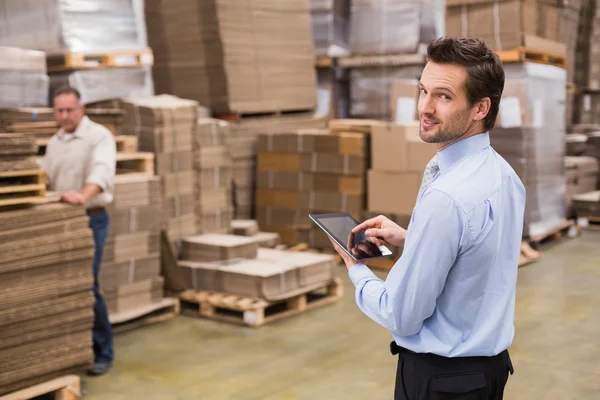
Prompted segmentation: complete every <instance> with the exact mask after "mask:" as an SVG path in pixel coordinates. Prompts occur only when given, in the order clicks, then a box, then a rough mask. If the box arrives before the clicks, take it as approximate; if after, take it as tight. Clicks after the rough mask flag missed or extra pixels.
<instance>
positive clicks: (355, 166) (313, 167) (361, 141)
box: [256, 129, 368, 248]
mask: <svg viewBox="0 0 600 400" xmlns="http://www.w3.org/2000/svg"><path fill="white" fill-rule="evenodd" d="M257 153H258V158H257V169H256V174H257V190H256V214H257V220H258V223H259V226H260V228H261V229H262V230H265V231H270V232H277V233H279V234H280V235H281V238H282V242H283V243H285V244H288V245H295V244H297V243H300V242H304V243H307V244H308V245H309V247H312V248H329V247H331V243H329V242H328V240H327V238H326V236H325V235H324V234H323V233H322V232H321V231H319V230H317V229H315V228H314V224H312V223H311V221H310V220H309V219H308V214H309V213H322V212H339V211H345V212H348V213H350V214H351V215H353V216H354V217H355V218H356V219H359V218H360V216H361V212H362V210H363V209H364V206H365V204H364V187H365V185H364V177H365V171H366V168H367V165H368V148H367V139H366V136H365V134H363V133H358V132H340V133H330V132H329V131H328V130H314V129H313V130H301V131H297V132H295V133H285V134H263V135H260V136H259V138H258V144H257Z"/></svg>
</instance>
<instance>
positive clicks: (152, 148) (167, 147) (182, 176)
mask: <svg viewBox="0 0 600 400" xmlns="http://www.w3.org/2000/svg"><path fill="white" fill-rule="evenodd" d="M121 104H122V108H123V109H124V110H125V116H124V120H123V125H122V127H121V129H122V131H123V133H125V134H131V135H135V136H137V137H138V143H139V148H140V150H141V151H149V152H153V153H154V154H155V157H154V162H155V171H156V175H158V176H159V177H160V179H161V185H160V190H161V199H162V200H161V201H162V210H161V213H160V215H159V218H160V219H161V229H162V231H163V233H164V235H165V240H166V242H168V246H166V244H165V247H164V248H163V249H162V250H161V258H162V260H161V262H162V263H163V275H164V276H165V278H166V282H165V283H166V285H167V287H169V286H170V285H171V282H170V281H169V276H168V267H167V266H165V263H166V265H170V266H171V267H172V266H173V263H172V262H167V261H168V260H171V257H175V259H176V258H177V255H178V253H179V247H180V246H179V245H180V241H181V239H182V238H184V237H186V236H191V235H194V234H195V233H196V229H197V225H196V213H197V209H196V201H195V184H196V171H195V169H194V149H193V140H194V139H193V138H194V137H195V134H196V131H197V126H198V112H199V111H198V103H196V102H195V101H192V100H186V99H181V98H178V97H176V96H171V95H160V96H153V97H145V98H129V99H123V100H122V101H121Z"/></svg>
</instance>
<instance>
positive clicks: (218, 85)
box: [145, 0, 316, 114]
mask: <svg viewBox="0 0 600 400" xmlns="http://www.w3.org/2000/svg"><path fill="white" fill-rule="evenodd" d="M145 10H146V21H147V24H148V39H149V42H150V46H151V47H152V48H153V49H154V50H155V55H156V56H155V66H154V80H155V83H156V90H157V93H172V94H175V95H177V96H181V97H185V98H189V99H194V100H196V101H198V102H199V103H200V104H202V105H204V106H207V107H209V108H210V109H211V110H212V111H213V112H215V113H217V114H219V113H261V112H273V111H286V110H307V109H311V110H312V109H314V108H315V106H316V84H315V71H314V67H313V66H314V46H313V43H312V34H311V22H310V4H309V0H287V1H283V2H282V1H279V0H262V1H252V2H243V3H240V2H239V1H236V0H210V1H200V0H173V1H169V2H165V1H162V0H146V7H145ZM182 38H183V39H182Z"/></svg>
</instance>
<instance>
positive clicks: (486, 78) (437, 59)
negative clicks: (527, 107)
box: [427, 37, 504, 131]
mask: <svg viewBox="0 0 600 400" xmlns="http://www.w3.org/2000/svg"><path fill="white" fill-rule="evenodd" d="M427 58H428V59H429V60H431V61H433V62H434V63H438V64H456V65H461V66H463V67H465V68H466V69H467V72H468V77H467V82H466V89H467V97H468V99H469V102H470V103H471V105H473V104H475V102H476V101H478V100H481V99H483V98H485V97H489V98H490V100H491V105H490V110H489V112H488V114H487V115H486V117H485V119H484V125H485V129H486V130H488V131H489V130H491V129H492V128H493V127H494V124H495V123H496V117H497V116H498V109H499V108H500V99H501V97H502V91H503V90H504V68H503V66H502V61H500V58H499V57H498V55H497V54H496V53H494V52H493V51H492V50H491V49H490V48H489V47H488V46H487V45H486V44H485V43H484V42H483V41H482V40H479V39H474V38H452V37H442V38H440V39H438V40H436V41H434V42H432V43H430V44H429V46H428V47H427Z"/></svg>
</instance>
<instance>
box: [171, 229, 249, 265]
mask: <svg viewBox="0 0 600 400" xmlns="http://www.w3.org/2000/svg"><path fill="white" fill-rule="evenodd" d="M257 251H258V243H257V242H256V241H255V240H253V239H252V238H249V237H243V236H237V235H227V234H218V233H205V234H202V235H198V236H191V237H187V238H184V239H183V245H182V249H181V253H182V254H181V256H182V258H183V259H184V260H189V261H224V260H232V259H236V258H256V252H257Z"/></svg>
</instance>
